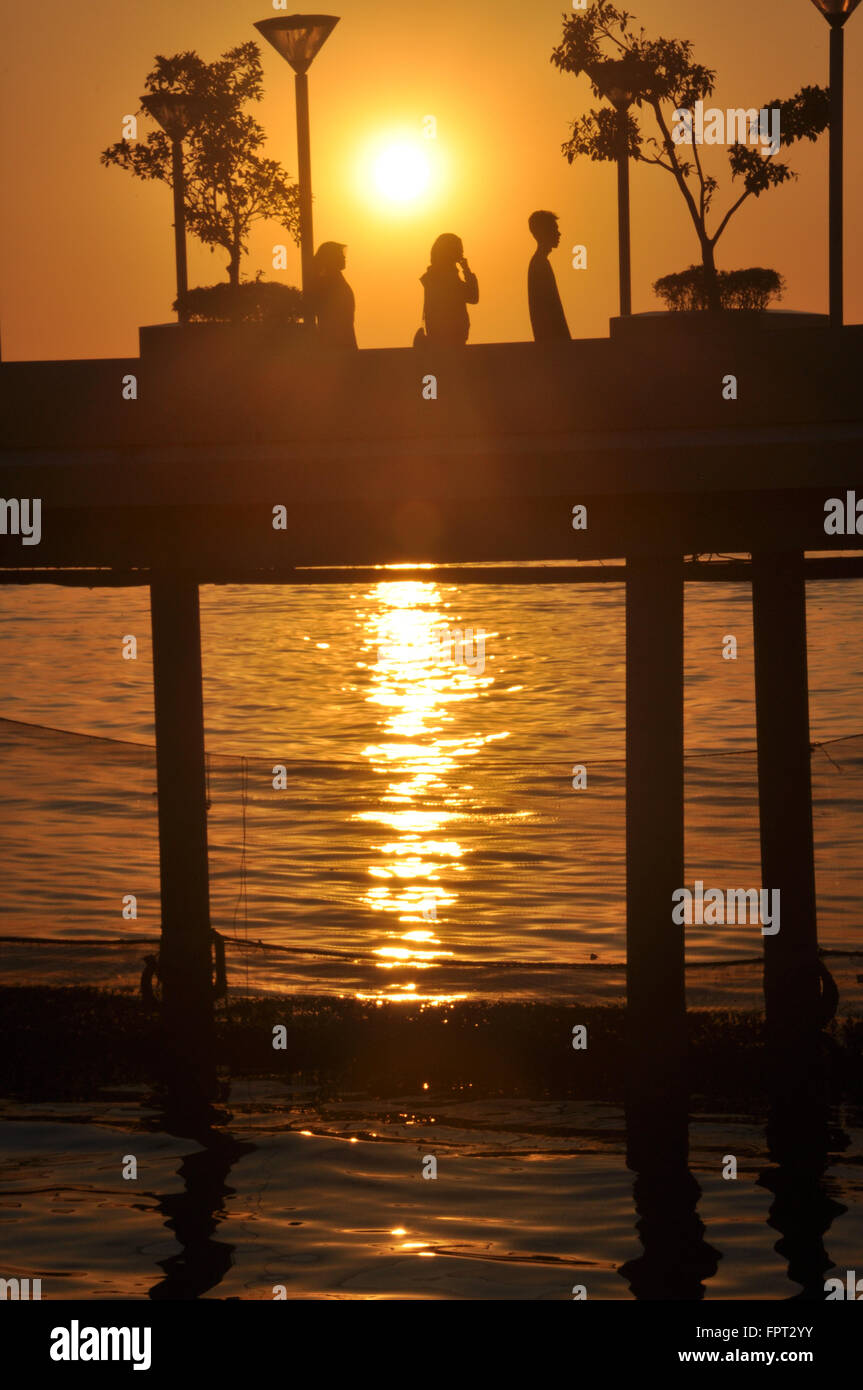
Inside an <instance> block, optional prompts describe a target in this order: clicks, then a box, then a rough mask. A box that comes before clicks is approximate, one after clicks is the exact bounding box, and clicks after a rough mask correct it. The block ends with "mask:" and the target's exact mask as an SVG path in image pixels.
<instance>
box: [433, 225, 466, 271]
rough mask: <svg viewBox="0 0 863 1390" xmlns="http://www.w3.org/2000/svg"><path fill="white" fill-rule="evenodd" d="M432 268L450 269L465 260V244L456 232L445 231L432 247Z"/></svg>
mask: <svg viewBox="0 0 863 1390" xmlns="http://www.w3.org/2000/svg"><path fill="white" fill-rule="evenodd" d="M429 259H430V262H431V268H432V270H449V269H451V268H452V267H453V266H456V265H459V264H461V262H462V261H463V260H464V246H463V245H462V240H461V237H459V236H456V234H455V232H443V233H442V234H441V236H439V237H438V239H437V241H436V242H435V243H434V245H433V246H432V249H431V256H430V258H429Z"/></svg>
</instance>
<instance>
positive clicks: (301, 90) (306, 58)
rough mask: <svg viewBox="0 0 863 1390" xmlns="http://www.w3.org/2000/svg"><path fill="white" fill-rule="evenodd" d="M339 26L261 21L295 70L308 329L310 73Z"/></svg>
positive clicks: (313, 20)
mask: <svg viewBox="0 0 863 1390" xmlns="http://www.w3.org/2000/svg"><path fill="white" fill-rule="evenodd" d="M338 22H339V18H338V16H337V15H331V14H292V15H286V16H285V18H284V19H281V18H278V17H276V18H274V19H261V20H258V22H257V23H256V24H255V28H256V29H257V30H258V32H259V33H261V34H263V36H264V38H265V39H266V40H267V42H268V43H271V44H272V45H273V48H274V49H275V50H276V52H277V53H280V54H281V55H282V57H283V58H284V59H285V60H286V61H287V62H288V63H290V65H291V67H292V68H293V70H294V85H295V88H296V95H297V165H298V174H299V184H300V257H301V259H302V269H303V320H304V322H305V324H306V327H307V328H308V327H309V326H310V325H311V324H312V323H313V322H314V316H313V314H312V311H311V308H310V306H309V298H308V295H309V290H310V288H311V283H312V259H313V257H314V254H315V243H314V233H313V231H312V154H311V145H310V142H309V78H308V71H309V68H310V67H311V65H312V60H313V59H314V58H315V56H316V55H317V53H318V52H319V50H320V49H321V48H322V47H323V45H324V44H325V43H326V41H327V39H328V38H329V37H330V34H331V33H332V32H333V30H334V29H335V27H336V25H337V24H338Z"/></svg>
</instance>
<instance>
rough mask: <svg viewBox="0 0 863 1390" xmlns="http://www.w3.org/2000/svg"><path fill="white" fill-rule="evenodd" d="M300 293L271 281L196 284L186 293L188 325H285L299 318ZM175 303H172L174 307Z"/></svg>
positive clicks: (176, 303)
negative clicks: (234, 283) (241, 283)
mask: <svg viewBox="0 0 863 1390" xmlns="http://www.w3.org/2000/svg"><path fill="white" fill-rule="evenodd" d="M302 303H303V296H302V291H301V290H298V289H296V288H295V287H294V286H293V285H281V284H279V283H278V281H275V280H249V281H247V282H246V283H245V284H243V285H238V286H234V285H230V284H228V283H227V282H225V283H222V284H219V285H199V286H197V287H196V288H195V289H193V290H189V291H188V292H187V294H186V309H187V312H188V316H189V318H188V321H189V323H269V324H281V325H284V326H288V325H290V324H296V323H299V321H300V319H301V318H302ZM177 307H178V301H175V302H174V308H175V309H176V308H177Z"/></svg>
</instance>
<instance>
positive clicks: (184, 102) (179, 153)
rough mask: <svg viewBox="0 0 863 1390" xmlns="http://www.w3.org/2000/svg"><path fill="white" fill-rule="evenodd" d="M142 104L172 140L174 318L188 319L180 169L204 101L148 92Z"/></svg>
mask: <svg viewBox="0 0 863 1390" xmlns="http://www.w3.org/2000/svg"><path fill="white" fill-rule="evenodd" d="M141 105H142V106H143V108H144V110H145V111H147V112H148V113H149V114H150V115H151V116H152V117H153V119H154V120H156V121H158V122H159V125H160V126H161V127H162V129H163V130H164V132H165V134H166V135H167V136H168V138H169V140H170V141H171V166H172V167H171V182H172V183H173V185H174V250H175V254H176V260H177V318H178V319H179V321H180V323H185V322H186V319H187V316H188V315H187V310H186V292H187V290H188V288H189V284H188V272H187V269H186V179H185V175H184V173H183V139H184V137H185V136H186V135H187V133H188V131H189V130H190V128H191V127H192V126H193V125H195V123H196V122H197V121H199V120H200V119H201V115H202V113H203V103H202V102H201V100H200V99H199V98H197V97H191V96H187V95H185V94H184V93H182V92H151V93H148V95H147V96H145V97H141Z"/></svg>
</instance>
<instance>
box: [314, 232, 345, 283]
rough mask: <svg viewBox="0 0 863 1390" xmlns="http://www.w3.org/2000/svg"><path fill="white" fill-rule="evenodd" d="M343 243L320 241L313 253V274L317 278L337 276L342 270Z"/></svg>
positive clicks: (343, 263) (343, 259)
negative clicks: (317, 276)
mask: <svg viewBox="0 0 863 1390" xmlns="http://www.w3.org/2000/svg"><path fill="white" fill-rule="evenodd" d="M346 264H347V262H346V260H345V243H344V242H341V241H322V242H321V244H320V246H319V247H318V249H317V251H316V252H315V272H316V274H317V275H319V276H324V277H326V276H329V275H337V274H338V273H339V271H340V270H344V268H345V265H346Z"/></svg>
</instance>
